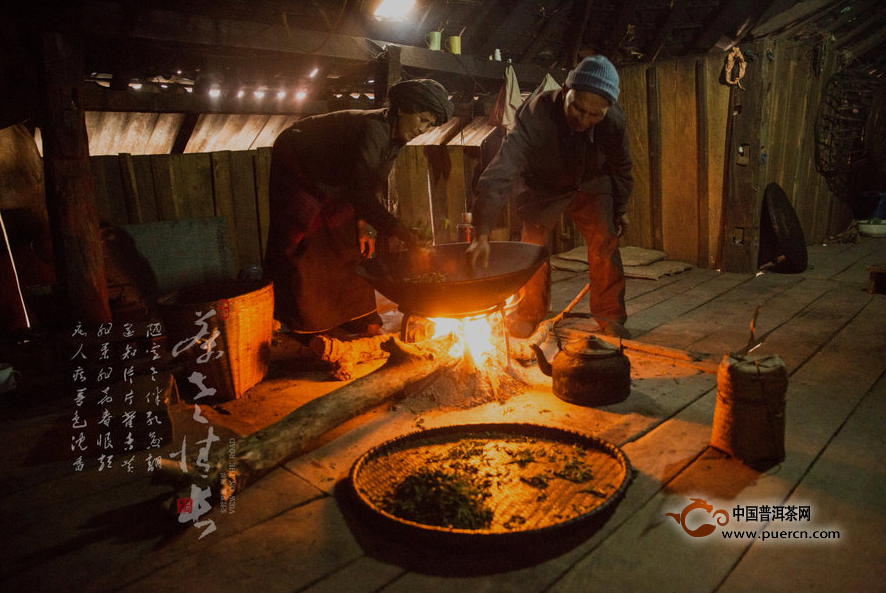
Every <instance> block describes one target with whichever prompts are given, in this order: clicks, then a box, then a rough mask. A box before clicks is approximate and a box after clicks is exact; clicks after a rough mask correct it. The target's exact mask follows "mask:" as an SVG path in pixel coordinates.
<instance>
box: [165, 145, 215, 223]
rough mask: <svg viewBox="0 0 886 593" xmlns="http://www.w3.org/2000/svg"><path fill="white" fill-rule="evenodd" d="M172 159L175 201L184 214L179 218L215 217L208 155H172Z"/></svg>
mask: <svg viewBox="0 0 886 593" xmlns="http://www.w3.org/2000/svg"><path fill="white" fill-rule="evenodd" d="M170 156H171V157H172V167H173V180H174V183H175V186H174V187H175V193H174V196H175V201H176V204H178V205H179V206H180V207H181V211H182V212H184V213H186V215H185V216H180V218H200V217H204V216H215V200H214V198H213V196H212V162H211V159H210V156H209V154H208V153H201V154H187V155H184V154H174V155H170Z"/></svg>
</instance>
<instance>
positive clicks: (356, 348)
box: [310, 334, 394, 381]
mask: <svg viewBox="0 0 886 593" xmlns="http://www.w3.org/2000/svg"><path fill="white" fill-rule="evenodd" d="M392 339H394V337H393V336H392V335H390V334H382V335H379V336H369V337H364V338H355V339H353V340H339V339H338V338H334V337H332V336H326V335H322V334H321V335H317V336H314V337H313V338H311V342H310V347H311V350H312V351H313V352H314V354H316V355H317V357H318V358H320V359H321V360H325V361H326V362H328V363H330V364H331V365H332V377H333V378H334V379H337V380H339V381H347V380H350V379H353V378H354V371H355V369H356V368H357V366H358V365H359V364H361V363H364V362H370V361H373V360H380V359H382V358H387V357H388V352H387V350H385V349H384V347H383V346H384V345H385V344H386V343H387V342H389V341H390V340H392Z"/></svg>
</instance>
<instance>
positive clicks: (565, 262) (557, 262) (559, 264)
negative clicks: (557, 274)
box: [551, 252, 588, 272]
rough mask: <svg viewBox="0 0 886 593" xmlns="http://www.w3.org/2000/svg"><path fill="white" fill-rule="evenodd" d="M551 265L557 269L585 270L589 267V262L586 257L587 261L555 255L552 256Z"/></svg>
mask: <svg viewBox="0 0 886 593" xmlns="http://www.w3.org/2000/svg"><path fill="white" fill-rule="evenodd" d="M586 253H587V252H586ZM551 267H552V268H553V269H555V270H563V271H566V272H585V271H587V269H588V262H587V258H585V261H576V260H572V259H565V258H563V257H561V256H559V255H555V256H554V257H552V258H551Z"/></svg>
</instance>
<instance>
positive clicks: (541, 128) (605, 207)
mask: <svg viewBox="0 0 886 593" xmlns="http://www.w3.org/2000/svg"><path fill="white" fill-rule="evenodd" d="M618 92H619V88H618V73H617V72H616V70H615V66H613V65H612V63H611V62H610V61H609V60H607V59H606V58H605V57H603V56H590V57H587V58H585V59H584V60H582V62H581V63H580V64H579V65H578V66H577V67H576V68H575V69H574V70H572V71H571V72H570V73H569V75H568V76H567V78H566V84H565V86H564V88H562V89H559V90H554V91H546V92H542V93H539V94H538V95H536V96H534V97H532V98H531V99H529V100H527V101H525V102H524V103H523V104H522V105H520V107H519V108H518V109H517V113H516V124H515V126H514V128H513V129H512V130H511V131H510V132H509V133H508V135H507V136H506V137H505V139H504V141H503V142H502V145H501V149H500V150H499V152H498V154H497V155H496V156H495V158H494V159H493V160H492V162H491V163H490V164H489V166H488V167H487V168H486V170H485V171H484V172H483V174H482V175H481V176H480V181H479V184H478V187H477V198H476V200H475V201H474V206H473V224H474V229H475V233H474V239H473V241H472V242H471V245H470V247H469V248H468V257H469V260H470V262H471V264H472V265H474V266H481V267H485V266H486V264H487V262H488V258H489V249H490V248H489V232H490V231H491V230H492V227H493V224H494V223H495V221H496V219H497V218H498V215H499V213H500V212H501V210H502V208H503V207H504V205H505V203H506V202H507V199H508V196H509V195H511V196H513V198H514V203H515V206H516V209H517V213H518V214H519V216H520V218H521V220H522V222H523V229H522V234H521V237H520V240H521V241H524V242H526V243H535V244H537V245H548V238H549V236H550V231H551V229H553V228H554V226H555V225H556V224H557V222H558V220H559V218H560V215H561V214H563V213H564V212H566V213H567V214H568V215H569V216H570V218H571V219H572V221H573V222H574V223H575V225H576V227H578V229H579V231H580V232H581V233H582V235H583V236H584V238H585V242H586V243H587V246H588V276H589V278H590V284H591V289H590V292H589V294H590V312H591V315H592V316H593V317H594V319H595V320H596V321H597V323H598V325H599V326H600V330H601V331H602V332H603V333H604V334H606V335H610V336H617V337H624V338H629V337H630V332H629V331H628V330H627V328H625V326H624V324H625V321H626V319H627V312H626V311H625V303H624V290H625V277H624V269H623V268H622V263H621V256H620V254H619V252H618V237H619V236H620V235H621V234H622V233H623V232H624V229H625V227H626V226H627V224H628V222H629V221H628V215H627V201H628V197H629V196H630V193H631V188H632V187H633V178H632V177H631V156H630V151H629V149H628V139H627V133H626V130H625V115H624V111H622V108H621V106H620V105H619V104H618ZM550 278H551V269H550V265H549V264H547V263H546V264H544V265H543V266H542V267H541V268H540V269H539V271H538V272H537V273H536V274H535V276H533V277H532V279H531V280H530V281H529V282H527V284H526V285H525V286H524V287H523V288H522V289H521V292H522V298H521V300H520V302H519V304H518V305H517V310H516V312H515V313H514V314H513V315H512V316H511V317H510V318H509V320H508V325H509V329H510V332H511V334H512V335H513V336H515V337H518V338H525V337H528V336H529V335H531V333H532V332H533V331H534V330H535V328H536V326H537V325H538V324H539V323H540V322H541V321H543V320H544V319H545V317H546V316H547V314H548V308H549V306H550V294H551V291H550V286H551V283H550Z"/></svg>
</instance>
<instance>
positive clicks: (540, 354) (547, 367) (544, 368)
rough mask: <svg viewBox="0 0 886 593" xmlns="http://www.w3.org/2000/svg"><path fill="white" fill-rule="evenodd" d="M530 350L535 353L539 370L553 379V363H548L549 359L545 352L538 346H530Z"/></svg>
mask: <svg viewBox="0 0 886 593" xmlns="http://www.w3.org/2000/svg"><path fill="white" fill-rule="evenodd" d="M529 347H530V348H532V351H533V352H535V360H536V361H537V362H538V370H540V371H541V372H542V373H544V374H545V375H547V376H548V377H553V369H552V367H551V363H550V362H548V359H547V358H546V357H545V353H544V351H543V350H542V349H541V348H540V347H539V345H538V344H530V345H529Z"/></svg>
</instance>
